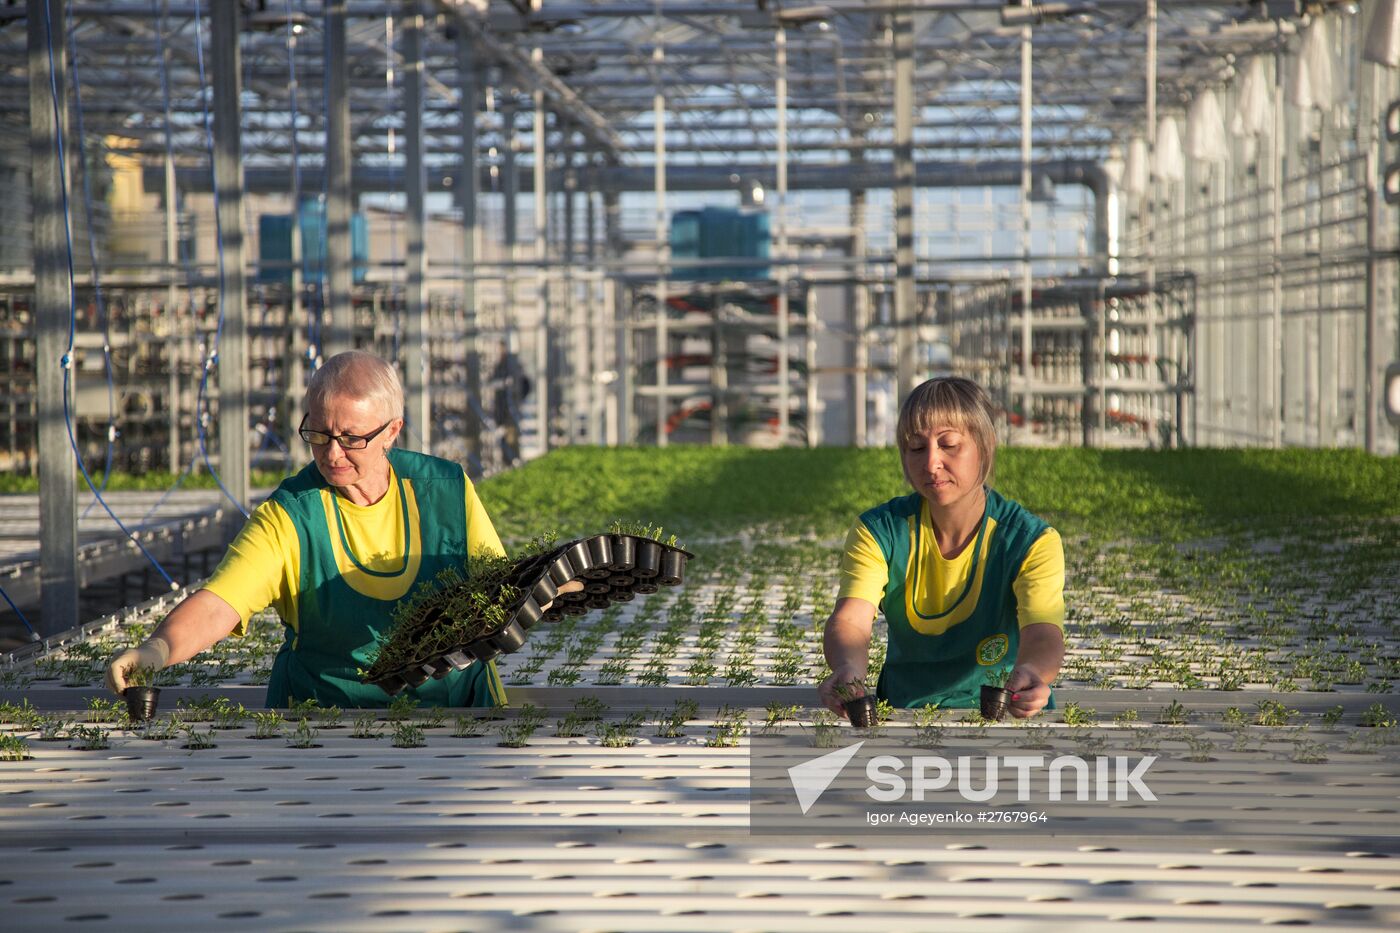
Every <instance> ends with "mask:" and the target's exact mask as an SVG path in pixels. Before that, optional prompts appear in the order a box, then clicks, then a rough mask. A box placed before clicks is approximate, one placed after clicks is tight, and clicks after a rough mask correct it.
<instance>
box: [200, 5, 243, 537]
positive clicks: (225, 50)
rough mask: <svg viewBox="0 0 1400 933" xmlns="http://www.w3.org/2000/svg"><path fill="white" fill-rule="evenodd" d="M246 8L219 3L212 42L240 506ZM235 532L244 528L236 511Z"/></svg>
mask: <svg viewBox="0 0 1400 933" xmlns="http://www.w3.org/2000/svg"><path fill="white" fill-rule="evenodd" d="M241 10H242V8H241V6H240V5H239V4H237V3H216V4H214V5H213V7H212V9H211V23H210V25H211V29H210V35H209V42H210V48H211V52H212V54H211V55H210V61H211V65H212V68H211V71H212V77H213V84H214V184H215V187H216V188H217V190H218V202H219V208H218V215H219V216H218V220H219V235H220V243H219V250H220V252H221V254H222V256H223V260H222V262H223V269H222V272H221V276H222V278H223V294H222V295H221V296H220V304H221V309H220V310H221V313H222V314H223V324H222V333H221V335H220V337H219V344H218V347H217V348H216V349H217V352H218V365H219V473H220V477H221V479H222V482H223V484H224V488H225V489H226V490H228V493H229V495H231V496H232V497H233V499H234V501H235V502H237V503H238V504H239V506H240V507H242V508H246V507H247V502H248V318H247V296H248V285H247V276H248V263H247V259H246V256H245V253H246V248H245V244H244V241H243V133H242V123H241V120H242V106H241V104H240V102H239V98H240V95H241V94H242V90H243V81H242V73H241V70H240V69H241V63H242V56H241V55H240V54H239V47H238V39H239V29H240V22H239V21H240V20H241V18H242V12H241ZM230 523H231V524H230V531H231V532H236V531H237V529H238V528H239V527H241V525H242V517H241V516H239V515H238V514H237V512H236V511H235V512H234V513H233V514H232V516H231V518H230Z"/></svg>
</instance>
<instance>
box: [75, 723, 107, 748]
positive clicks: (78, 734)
mask: <svg viewBox="0 0 1400 933" xmlns="http://www.w3.org/2000/svg"><path fill="white" fill-rule="evenodd" d="M68 738H69V740H70V741H69V744H70V745H71V744H72V741H73V740H76V741H77V743H78V744H77V745H74V746H73V747H74V748H76V749H78V750H79V751H84V752H95V751H101V750H102V749H104V748H111V747H112V743H111V742H109V741H107V730H106V729H103V728H102V727H101V726H74V727H73V728H72V729H70V730H69V732H68Z"/></svg>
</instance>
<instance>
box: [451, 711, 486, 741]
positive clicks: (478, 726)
mask: <svg viewBox="0 0 1400 933" xmlns="http://www.w3.org/2000/svg"><path fill="white" fill-rule="evenodd" d="M485 734H486V721H485V720H483V719H478V718H477V717H476V716H458V717H457V718H456V719H455V720H453V727H452V735H453V736H454V737H455V738H459V739H474V738H476V737H477V736H479V735H485Z"/></svg>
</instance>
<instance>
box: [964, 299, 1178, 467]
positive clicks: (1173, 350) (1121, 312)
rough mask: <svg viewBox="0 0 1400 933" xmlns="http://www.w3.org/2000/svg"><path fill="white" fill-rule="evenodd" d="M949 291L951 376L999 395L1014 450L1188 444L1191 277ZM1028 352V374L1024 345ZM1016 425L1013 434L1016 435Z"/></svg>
mask: <svg viewBox="0 0 1400 933" xmlns="http://www.w3.org/2000/svg"><path fill="white" fill-rule="evenodd" d="M1022 306H1023V305H1022V300H1021V295H1020V293H1019V292H1018V291H1016V290H1014V289H1011V288H1008V287H1007V286H1005V285H1000V286H998V285H987V286H984V287H981V288H976V289H972V290H969V291H965V292H961V293H955V298H954V303H953V305H952V307H951V308H950V313H951V321H952V323H951V332H952V335H953V336H952V339H953V353H954V358H955V361H956V365H957V368H958V369H959V371H961V372H966V373H967V374H968V375H971V376H973V378H977V379H980V380H983V381H984V384H985V385H987V387H988V389H989V390H990V391H992V392H993V394H994V396H996V397H999V398H1000V400H1001V402H1002V405H1003V408H1004V410H1005V412H1006V417H1007V421H1008V423H1009V426H1010V428H1011V429H1012V430H1013V432H1016V437H1017V439H1018V440H1019V441H1021V442H1022V443H1026V442H1029V443H1046V444H1074V443H1077V444H1081V445H1083V446H1086V447H1088V446H1100V447H1117V446H1128V447H1141V446H1146V447H1169V446H1179V445H1181V444H1184V443H1188V442H1190V441H1191V440H1192V439H1193V434H1194V431H1193V426H1192V425H1193V421H1192V406H1191V404H1190V402H1191V399H1192V396H1193V394H1194V391H1195V388H1194V379H1195V375H1194V373H1195V366H1194V360H1195V280H1194V278H1193V277H1192V276H1190V275H1184V274H1178V275H1164V276H1162V277H1160V278H1158V279H1157V281H1156V283H1155V284H1154V285H1153V286H1152V287H1149V286H1148V285H1147V284H1146V283H1145V282H1144V281H1142V280H1140V279H1136V278H1126V277H1115V278H1094V277H1085V278H1063V279H1055V280H1046V281H1043V282H1042V283H1041V284H1040V285H1039V287H1037V288H1036V289H1035V290H1034V291H1033V293H1032V297H1031V311H1030V320H1029V321H1027V320H1026V318H1025V316H1024V314H1023V313H1022ZM1027 346H1029V348H1030V359H1029V366H1027V365H1026V363H1025V347H1027ZM1018 429H1019V430H1018Z"/></svg>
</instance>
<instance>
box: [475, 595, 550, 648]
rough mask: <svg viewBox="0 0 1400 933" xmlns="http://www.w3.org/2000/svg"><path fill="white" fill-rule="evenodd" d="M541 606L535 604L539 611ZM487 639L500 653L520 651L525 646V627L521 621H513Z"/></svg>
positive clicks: (536, 609)
mask: <svg viewBox="0 0 1400 933" xmlns="http://www.w3.org/2000/svg"><path fill="white" fill-rule="evenodd" d="M539 609H540V607H539V606H535V611H536V612H539ZM485 641H486V642H487V644H489V645H491V647H493V648H495V649H496V651H497V653H498V654H509V653H510V652H512V651H519V650H520V649H521V648H523V647H525V629H524V627H522V626H521V625H520V623H519V622H514V621H513V622H511V623H510V624H509V625H507V626H506V627H505V628H503V629H501V630H500V631H499V632H497V633H496V634H494V635H491V636H490V637H488V638H486V639H485ZM473 653H475V652H473Z"/></svg>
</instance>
